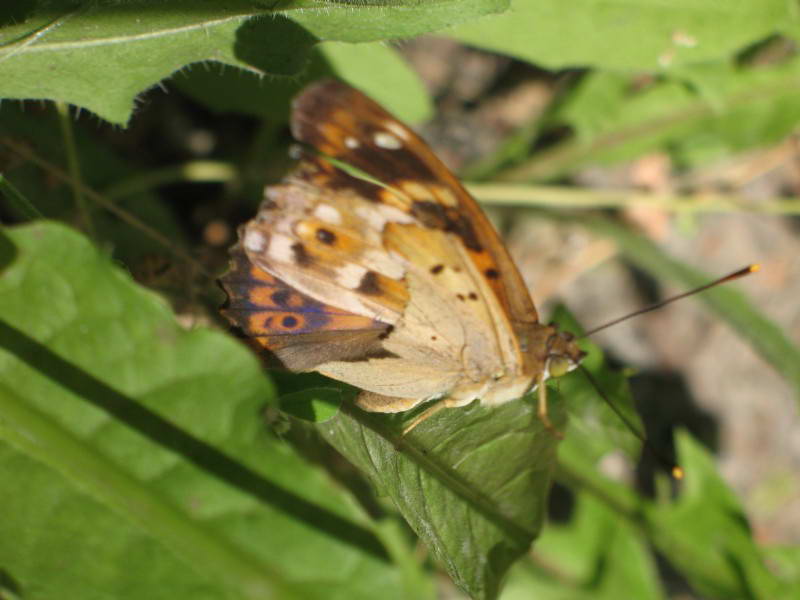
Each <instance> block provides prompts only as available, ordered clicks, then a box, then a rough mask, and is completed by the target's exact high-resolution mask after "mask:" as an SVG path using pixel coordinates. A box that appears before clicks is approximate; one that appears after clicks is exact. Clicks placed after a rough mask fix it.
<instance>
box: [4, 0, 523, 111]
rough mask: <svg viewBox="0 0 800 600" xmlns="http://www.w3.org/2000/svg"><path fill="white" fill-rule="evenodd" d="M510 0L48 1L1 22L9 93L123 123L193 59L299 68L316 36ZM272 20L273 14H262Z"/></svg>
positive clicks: (407, 30)
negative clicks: (148, 93)
mask: <svg viewBox="0 0 800 600" xmlns="http://www.w3.org/2000/svg"><path fill="white" fill-rule="evenodd" d="M507 4H508V0H466V1H462V0H438V1H437V2H432V3H425V4H421V3H419V2H417V1H416V0H386V1H376V2H366V3H362V2H358V3H350V2H334V1H331V2H327V1H323V0H319V1H316V0H297V1H292V0H290V1H288V2H280V3H278V4H277V5H276V3H274V2H273V3H265V4H263V5H262V6H258V4H254V3H253V2H243V1H241V0H236V1H234V2H229V1H228V2H223V1H222V0H203V1H199V2H198V1H197V0H173V1H172V2H169V3H166V2H159V3H155V2H143V1H139V2H128V3H125V4H120V3H114V4H111V3H103V4H100V3H90V4H86V5H85V6H83V7H81V8H77V7H76V6H75V5H74V4H73V3H71V2H59V3H56V4H54V5H49V6H48V8H47V10H42V11H41V12H36V13H30V14H27V15H25V16H27V17H28V18H27V19H26V20H23V21H22V22H15V21H14V20H13V19H11V17H10V16H9V17H8V18H7V19H6V20H3V21H0V23H2V24H4V25H5V26H3V27H2V28H0V36H2V37H0V39H2V40H3V43H2V44H1V45H0V81H2V82H3V97H4V98H16V99H48V100H61V101H63V102H68V103H71V104H75V105H78V106H81V107H83V108H86V109H88V110H90V111H92V112H94V113H96V114H97V115H99V116H100V117H102V118H104V119H106V120H108V121H111V122H112V123H117V124H122V125H124V124H126V123H127V122H128V120H129V119H130V116H131V114H132V110H133V108H134V101H135V98H136V96H137V95H138V94H140V93H141V92H143V91H144V90H146V89H147V88H149V87H151V86H153V85H155V84H157V83H158V82H159V81H161V80H162V79H164V78H166V77H169V76H170V75H171V74H173V73H174V72H176V71H179V70H181V69H183V68H185V67H186V66H187V65H190V64H192V63H197V62H205V61H215V62H219V63H224V64H225V65H230V66H233V67H237V68H240V69H244V70H246V71H249V72H251V73H255V74H257V75H264V74H269V75H295V74H297V73H299V72H300V71H302V69H303V68H304V67H305V65H306V63H307V61H308V52H309V50H310V49H311V47H312V46H313V45H314V44H316V43H317V42H318V41H323V40H332V41H337V40H338V41H348V42H363V41H375V40H383V39H393V38H400V37H408V36H412V35H418V34H420V33H424V32H428V31H433V30H435V29H439V28H442V27H447V26H450V25H453V24H456V23H461V22H464V21H465V20H469V19H473V18H476V17H479V16H482V15H485V14H488V13H492V12H497V11H499V10H503V9H504V8H505V7H506V6H507ZM255 17H267V18H255Z"/></svg>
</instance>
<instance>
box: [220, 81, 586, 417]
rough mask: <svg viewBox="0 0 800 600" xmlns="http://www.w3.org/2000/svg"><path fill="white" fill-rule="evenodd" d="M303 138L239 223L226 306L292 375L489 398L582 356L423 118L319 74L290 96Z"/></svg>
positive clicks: (386, 408)
mask: <svg viewBox="0 0 800 600" xmlns="http://www.w3.org/2000/svg"><path fill="white" fill-rule="evenodd" d="M291 130H292V134H293V136H294V138H295V139H296V140H297V141H298V142H300V143H301V144H303V145H305V148H304V149H300V150H299V151H298V152H297V156H296V158H298V163H297V165H296V167H295V168H294V169H293V170H292V171H291V172H290V173H289V174H288V175H287V176H286V177H285V178H284V180H283V181H281V182H280V183H279V184H277V185H271V186H268V187H267V188H266V189H265V192H264V200H263V203H262V204H261V206H260V209H259V211H258V214H257V215H256V216H255V218H253V219H252V220H250V221H249V222H247V223H246V224H244V225H243V226H242V227H241V228H240V230H239V242H238V243H237V244H236V245H235V246H234V248H233V249H232V250H231V256H232V259H231V268H230V270H229V272H228V273H227V274H225V275H224V276H223V277H222V278H221V281H220V282H221V285H222V287H223V289H224V290H225V292H226V293H227V295H228V300H227V302H226V304H225V306H224V307H223V311H222V312H223V314H224V315H225V316H226V317H227V318H228V319H229V320H230V321H231V322H232V323H233V325H234V326H235V327H237V328H238V329H239V330H240V331H241V333H242V334H243V335H244V336H245V337H246V338H248V339H249V341H250V342H251V344H252V345H254V346H255V347H257V348H259V349H261V350H265V351H268V353H269V354H270V355H271V356H273V357H275V358H277V360H278V361H279V362H280V363H281V364H282V365H283V366H284V367H286V368H288V369H290V370H293V371H312V370H313V371H317V372H319V373H322V374H323V375H326V376H328V377H331V378H333V379H337V380H340V381H343V382H346V383H348V384H351V385H354V386H356V387H358V388H360V389H361V392H360V393H359V395H358V397H357V399H356V404H357V405H358V406H359V407H360V408H362V409H364V410H367V411H372V412H401V411H407V410H410V409H412V408H414V407H416V406H417V405H419V404H421V403H423V402H427V401H431V400H436V401H437V402H436V403H434V404H432V405H431V408H429V409H428V410H426V411H425V412H424V413H423V415H421V416H420V417H418V418H417V419H415V421H414V422H413V424H412V426H410V427H407V428H406V431H408V430H410V429H411V428H412V427H413V426H415V425H416V424H417V423H419V422H420V421H421V420H422V419H424V418H427V417H428V416H430V415H431V414H432V413H433V412H436V411H438V410H439V409H441V408H449V407H460V406H465V405H467V404H470V403H471V402H473V401H475V400H479V401H480V402H481V403H483V404H485V405H489V406H494V405H499V404H502V403H504V402H508V401H511V400H515V399H517V398H520V397H522V396H523V395H525V394H526V393H528V392H530V391H532V390H533V389H535V388H537V387H538V389H539V414H540V416H541V418H542V420H543V421H544V423H545V424H546V425H547V426H548V427H549V428H552V425H550V422H549V419H548V418H547V407H546V395H545V390H546V386H545V385H544V382H545V380H546V379H547V378H548V377H558V376H561V375H564V374H565V373H566V372H568V371H570V370H572V369H573V368H575V367H576V366H577V365H578V364H579V362H580V361H581V359H582V358H583V356H584V353H583V352H582V351H581V350H580V348H578V346H577V344H576V343H575V340H574V337H573V336H572V335H571V334H570V333H567V332H560V331H558V329H557V327H556V326H555V325H552V324H551V325H544V324H542V323H540V322H539V320H538V315H537V313H536V308H535V307H534V304H533V301H532V300H531V297H530V294H529V293H528V290H527V288H526V287H525V284H524V282H523V279H522V277H521V276H520V274H519V272H518V271H517V268H516V266H515V265H514V263H513V261H512V259H511V257H510V256H509V254H508V251H507V250H506V248H505V247H504V245H503V243H502V241H501V240H500V237H499V236H498V234H497V232H496V231H495V230H494V228H493V227H492V225H491V223H490V222H489V220H488V218H487V217H486V215H485V214H484V213H483V211H482V210H481V208H480V207H479V206H478V204H477V202H476V201H475V200H474V199H473V198H472V197H471V196H470V194H469V193H468V192H467V191H466V190H465V189H464V187H463V186H462V185H461V183H460V182H459V181H458V179H457V178H456V177H455V176H454V175H453V174H452V173H451V172H450V171H449V170H448V169H447V167H445V165H444V164H443V163H442V162H441V161H440V160H439V159H438V158H437V157H436V156H435V155H434V153H433V151H432V150H431V149H430V148H429V147H428V145H427V144H426V143H425V142H424V141H423V140H422V139H421V138H420V137H419V136H417V135H416V134H415V133H414V132H413V131H411V129H409V128H408V127H407V126H405V125H404V124H402V123H401V122H400V121H398V120H397V119H396V118H395V117H393V116H392V115H391V114H389V113H388V112H387V111H386V110H385V109H383V108H382V107H381V106H380V105H379V104H377V103H376V102H375V101H373V100H371V99H370V98H368V97H367V96H366V95H364V94H363V93H362V92H360V91H358V90H356V89H354V88H352V87H350V86H349V85H347V84H345V83H342V82H340V81H336V80H323V81H320V82H317V83H314V84H312V85H310V86H309V87H307V88H306V89H305V90H304V91H303V92H301V93H300V94H299V96H297V97H296V98H295V100H294V102H293V104H292V116H291Z"/></svg>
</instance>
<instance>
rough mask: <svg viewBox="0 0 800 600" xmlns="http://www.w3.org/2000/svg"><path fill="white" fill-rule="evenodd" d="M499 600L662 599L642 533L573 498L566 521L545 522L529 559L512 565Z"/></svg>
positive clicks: (583, 496) (585, 497)
mask: <svg viewBox="0 0 800 600" xmlns="http://www.w3.org/2000/svg"><path fill="white" fill-rule="evenodd" d="M501 598H502V600H527V599H529V598H537V600H550V599H552V600H556V599H562V598H571V599H574V600H602V599H607V600H617V599H619V598H636V599H637V600H639V599H641V600H648V599H653V600H656V599H659V598H664V592H663V590H662V589H661V585H660V583H659V579H658V571H657V569H656V566H655V562H654V560H653V556H652V555H651V553H650V549H649V548H648V546H647V545H646V543H645V540H644V538H643V536H642V534H641V532H640V531H638V530H637V529H636V527H634V526H632V525H631V524H629V523H626V522H625V521H624V520H622V519H620V517H619V515H618V514H617V513H616V512H614V511H613V510H612V509H610V508H609V507H608V506H606V505H604V504H603V503H602V502H600V501H598V500H597V499H594V498H593V497H592V496H591V495H590V494H587V493H580V494H577V495H576V496H574V497H573V505H572V510H571V511H570V514H569V517H568V519H567V520H566V521H565V522H560V521H555V522H550V523H548V524H547V525H546V526H545V528H544V530H543V532H542V536H541V538H540V539H539V541H538V542H537V543H536V548H535V550H534V551H533V553H532V557H531V560H529V561H524V562H522V563H521V564H520V565H518V566H517V567H515V568H514V569H513V570H512V571H511V574H510V577H509V582H508V585H507V587H506V588H505V590H504V592H503V594H502V596H501Z"/></svg>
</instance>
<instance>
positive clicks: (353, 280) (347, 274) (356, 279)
mask: <svg viewBox="0 0 800 600" xmlns="http://www.w3.org/2000/svg"><path fill="white" fill-rule="evenodd" d="M366 274H367V269H366V268H365V267H362V266H361V265H357V264H354V263H348V264H346V265H345V266H343V267H342V268H340V269H338V270H337V271H336V281H337V282H339V283H340V284H341V285H342V286H343V287H346V288H348V289H351V290H354V289H356V288H357V287H358V286H359V285H361V280H362V279H363V277H364V275H366Z"/></svg>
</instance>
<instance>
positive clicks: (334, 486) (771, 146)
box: [0, 0, 800, 599]
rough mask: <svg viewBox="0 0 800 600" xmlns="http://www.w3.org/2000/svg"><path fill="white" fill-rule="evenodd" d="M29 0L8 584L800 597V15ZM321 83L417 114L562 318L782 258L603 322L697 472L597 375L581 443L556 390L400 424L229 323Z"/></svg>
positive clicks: (11, 10) (4, 544) (50, 591)
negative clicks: (303, 111) (258, 354)
mask: <svg viewBox="0 0 800 600" xmlns="http://www.w3.org/2000/svg"><path fill="white" fill-rule="evenodd" d="M12 4H13V6H4V7H0V99H2V100H3V102H2V104H0V175H1V176H2V179H0V190H1V191H2V192H3V201H2V203H1V204H0V218H2V221H3V223H4V224H6V225H8V227H6V228H4V233H3V235H2V237H0V318H1V319H2V321H1V322H0V346H1V348H0V440H2V445H0V470H2V482H3V485H2V487H0V503H1V504H2V505H3V507H4V517H3V519H2V520H0V597H1V598H27V599H38V598H53V597H71V598H106V597H115V598H144V597H146V598H161V597H163V598H175V597H188V596H189V595H190V594H191V595H192V596H194V597H202V598H266V597H274V598H293V597H297V598H317V597H318V598H338V597H343V598H344V597H347V598H361V597H364V598H368V597H369V598H372V597H375V596H376V595H378V594H380V595H381V596H382V597H387V598H392V597H397V598H414V599H417V598H433V597H447V598H459V597H465V596H464V594H468V595H471V596H472V597H474V598H494V597H498V595H499V597H501V598H503V599H516V598H530V597H536V598H620V597H635V598H643V599H644V598H682V599H683V598H726V599H727V598H769V599H774V598H795V597H798V596H800V550H799V549H800V476H798V473H800V417H798V400H800V352H798V349H797V345H798V340H800V308H798V303H797V301H796V298H797V297H798V296H799V295H800V285H799V284H798V283H797V282H798V281H800V260H798V259H797V257H798V256H800V240H798V236H797V227H798V221H797V214H798V212H800V202H798V192H799V191H800V159H799V158H798V156H799V155H798V138H797V134H798V123H799V122H800V55H799V54H798V46H797V43H798V39H799V38H800V15H798V13H797V7H796V6H795V5H794V4H792V3H787V2H785V1H783V0H761V1H760V2H746V1H736V2H728V3H725V4H724V5H721V4H720V3H719V2H717V1H716V0H676V1H673V2H670V3H666V4H665V3H663V2H657V1H655V0H642V1H640V2H637V3H619V2H614V1H609V0H586V1H584V2H581V3H578V4H577V5H576V4H574V3H572V4H568V3H564V2H556V1H554V0H511V1H509V0H436V1H431V2H421V1H419V0H357V1H356V0H353V1H348V0H278V1H262V2H222V1H219V0H205V1H202V2H197V1H192V2H189V1H169V2H145V1H135V0H132V1H127V2H110V1H109V2H81V1H77V0H49V1H47V0H39V1H37V0H26V1H24V2H15V3H12ZM326 76H334V77H339V78H341V79H344V80H346V81H348V82H350V83H351V84H352V85H354V86H356V87H359V88H360V89H362V90H364V91H365V92H367V93H368V94H370V95H371V96H373V97H374V98H375V99H376V100H378V101H379V102H381V103H382V104H384V105H385V106H386V107H387V108H388V109H389V110H391V111H392V112H394V113H395V114H397V116H398V117H400V118H401V119H403V120H405V121H407V122H409V123H412V124H414V125H416V126H418V127H419V129H420V131H421V132H422V133H423V135H424V136H425V138H426V139H427V140H428V141H429V142H430V143H431V144H432V146H433V147H434V149H435V150H436V151H437V153H438V154H439V155H440V156H441V157H442V158H443V159H444V160H445V162H447V163H448V164H449V165H450V166H451V167H452V168H453V169H454V170H455V171H456V172H457V173H459V174H460V175H461V176H462V177H463V178H464V180H465V182H466V183H467V184H468V186H469V187H470V188H471V189H472V191H473V192H474V194H475V195H476V197H477V198H478V199H479V200H480V201H481V202H483V203H484V205H485V206H486V207H487V211H488V212H489V213H490V217H491V218H492V219H493V220H494V222H495V224H496V225H497V226H498V228H499V229H500V231H501V232H502V233H503V235H504V237H505V239H506V241H507V244H508V247H509V249H510V251H511V252H512V254H513V255H514V257H515V259H516V260H517V264H518V265H519V267H520V270H521V271H522V273H523V276H524V277H525V279H526V281H527V282H528V283H529V285H530V288H531V290H532V295H533V298H534V300H535V301H536V303H537V306H538V307H540V309H541V312H542V313H543V315H544V316H545V318H548V319H549V318H550V316H551V315H553V318H555V319H557V320H558V321H559V322H561V323H563V324H564V326H565V327H567V328H568V329H570V330H573V331H577V330H579V328H580V325H578V323H579V322H580V323H581V324H583V325H584V326H585V327H587V328H589V327H591V326H593V325H596V324H598V323H602V322H604V321H608V320H610V319H611V318H613V317H616V316H619V315H620V314H624V313H626V312H629V311H631V310H634V309H636V308H639V307H641V306H642V305H643V304H645V303H646V302H648V301H653V300H656V299H658V298H661V297H663V296H665V295H667V294H668V293H672V292H675V291H677V290H680V289H682V288H686V287H690V286H692V285H699V284H701V283H703V282H705V281H708V280H709V279H710V278H711V277H712V276H716V275H721V274H724V273H726V272H728V271H731V270H734V269H736V268H739V267H741V266H743V265H745V264H747V263H749V262H752V261H759V262H761V263H762V267H763V268H762V271H761V273H760V274H758V275H757V276H753V277H751V278H749V279H748V280H744V281H742V282H740V283H736V284H733V285H731V286H730V288H726V289H716V290H713V291H712V292H710V293H708V294H706V295H703V296H702V297H699V298H698V299H696V300H689V301H685V302H683V303H679V304H678V305H674V306H670V307H669V308H667V309H664V310H662V311H659V312H657V313H654V314H652V315H647V316H644V317H641V318H639V319H636V320H634V321H631V322H628V323H625V324H622V325H620V326H618V327H615V328H612V329H610V330H608V331H605V332H603V333H602V334H599V335H598V336H596V337H595V338H593V339H594V341H595V342H596V343H597V344H598V345H599V346H601V347H602V348H603V349H604V354H605V357H603V356H602V355H601V353H600V350H599V348H598V347H596V346H592V347H591V350H592V352H591V354H590V357H589V358H588V359H587V365H588V368H589V369H590V370H591V372H592V373H593V374H594V375H595V377H596V379H598V381H599V382H600V384H601V387H602V388H603V389H604V390H606V391H607V392H608V393H609V394H610V395H611V396H612V397H613V399H614V401H615V402H619V403H620V406H621V408H622V409H623V410H624V411H627V412H628V414H630V415H631V416H633V415H635V413H634V407H635V409H638V413H639V416H640V418H641V423H642V426H643V427H644V428H645V430H646V431H647V436H648V439H649V440H650V441H651V443H652V445H653V446H654V447H655V449H656V452H657V453H659V454H662V455H665V456H670V457H671V456H676V457H677V459H678V461H679V462H680V463H681V464H682V465H683V467H684V468H685V470H686V471H687V478H686V481H685V482H683V483H681V484H675V483H674V482H671V481H670V480H669V479H668V478H667V476H666V475H665V474H664V473H663V472H662V470H661V469H660V465H659V464H658V463H657V461H656V460H654V456H653V455H652V453H647V452H645V453H642V452H641V449H640V445H639V444H638V442H637V441H636V440H635V438H633V437H632V436H631V434H630V433H629V432H627V431H626V430H625V429H624V428H623V427H622V425H621V424H620V423H619V421H618V420H616V418H615V417H613V415H612V414H610V411H609V410H608V408H607V407H605V406H604V405H603V403H602V401H601V400H599V398H598V396H597V392H596V391H594V390H593V389H592V388H591V387H589V386H588V385H587V384H586V382H585V381H583V380H581V379H580V377H579V376H578V375H573V376H571V377H570V378H567V379H566V380H565V381H563V382H562V383H561V385H560V386H559V387H558V388H553V390H552V394H551V395H552V396H553V400H554V408H553V410H554V415H555V417H556V418H559V419H562V421H561V422H562V423H565V421H563V419H565V418H566V417H565V415H564V413H565V412H566V413H567V414H568V415H569V425H566V424H564V427H565V428H566V440H565V441H564V442H563V443H561V444H559V445H558V452H557V459H556V450H555V443H554V440H552V439H549V438H547V437H542V436H541V433H542V432H541V427H540V424H538V423H537V422H536V421H535V419H534V418H531V411H530V408H531V404H530V403H529V402H528V401H521V402H519V403H511V404H510V405H509V406H508V407H506V408H504V409H503V410H502V411H497V412H496V413H492V412H491V411H484V410H483V409H480V408H477V407H470V409H465V410H464V411H463V412H461V413H457V414H456V413H455V412H454V413H453V414H447V415H442V416H441V419H440V420H438V421H437V423H434V424H431V425H430V427H428V425H429V424H427V423H426V424H425V426H426V427H428V428H427V429H423V427H422V426H421V427H420V432H419V434H418V435H416V436H415V437H412V439H410V440H402V439H399V438H397V437H396V431H397V428H396V425H397V420H396V419H395V420H392V419H391V418H389V419H377V420H371V419H369V418H365V417H364V416H363V415H359V414H358V413H357V412H354V411H353V410H351V409H348V408H347V407H348V405H347V404H346V403H345V404H344V405H343V408H342V410H341V411H340V412H339V413H338V414H337V416H335V417H333V418H332V419H331V418H330V417H331V414H333V412H334V411H332V410H331V408H330V407H331V405H332V404H333V405H334V410H335V406H336V404H338V402H339V401H340V400H341V398H344V399H345V401H346V400H347V398H349V395H350V393H351V391H350V390H344V389H342V388H341V387H333V388H331V384H330V382H325V381H319V378H317V377H315V376H290V375H286V374H280V373H278V374H272V375H267V374H265V373H264V371H263V369H262V368H261V367H260V365H259V364H258V362H257V361H256V360H255V359H254V358H253V357H252V356H251V355H250V354H249V353H248V352H247V351H246V350H245V348H243V347H242V346H241V345H240V344H238V343H237V342H236V341H235V340H233V339H232V337H231V336H230V335H228V334H227V333H225V331H226V327H225V324H224V323H223V322H222V321H221V319H220V318H219V316H218V314H217V307H218V305H219V304H220V302H221V301H222V295H221V293H220V292H219V290H218V289H217V288H216V286H215V284H214V279H215V277H216V276H218V275H219V274H220V273H221V272H223V271H224V270H225V268H226V264H227V248H228V247H229V246H230V245H231V244H232V243H233V242H234V241H235V238H236V228H237V226H238V225H239V224H241V223H242V222H244V221H245V220H247V219H249V218H250V217H251V216H252V215H253V214H254V212H255V210H256V208H257V206H258V203H259V201H260V198H261V190H262V188H263V185H264V184H265V183H269V182H275V181H277V180H279V179H280V178H281V176H282V175H283V174H284V173H285V172H286V170H287V169H288V168H289V167H290V165H291V161H290V160H289V158H288V153H287V149H288V147H289V145H290V144H291V138H290V135H289V132H288V128H287V120H288V115H289V102H290V99H291V97H292V96H293V95H294V94H295V93H296V92H297V91H299V90H300V89H302V87H303V86H304V85H305V84H307V83H308V82H310V81H313V80H315V79H317V78H320V77H326ZM52 221H56V222H60V223H54V222H52ZM65 225H66V226H65ZM559 305H566V306H567V307H568V308H569V313H568V312H567V311H566V310H564V309H563V308H557V307H558V306H559ZM570 313H571V314H570ZM573 315H574V317H573ZM574 318H577V321H575V320H573V319H574ZM626 378H627V379H626ZM629 388H630V390H631V391H632V392H633V395H632V396H631V395H630V391H629ZM303 390H305V391H303ZM635 418H637V419H638V417H635ZM636 422H637V423H638V422H639V421H638V420H637V421H636ZM476 425H480V426H479V427H476ZM518 427H521V429H519V430H518V429H517V428H518ZM512 430H513V432H514V433H519V432H522V433H523V435H521V436H516V437H515V436H510V435H509V436H505V434H504V432H512ZM415 433H416V432H415ZM497 440H501V441H497ZM404 444H405V446H404ZM332 446H333V447H335V448H336V450H334V449H333V447H332ZM343 456H344V457H347V459H346V460H345V459H344V458H343ZM454 457H456V458H454ZM454 463H466V465H465V466H463V468H462V466H459V467H458V468H459V469H461V470H458V471H457V472H456V476H453V473H451V472H449V471H448V470H447V468H444V467H442V465H449V464H454ZM501 464H502V467H501V466H499V465H501ZM490 471H491V473H494V474H495V475H497V474H498V473H501V472H502V473H518V474H519V478H518V479H519V481H522V482H523V483H521V484H520V485H516V484H515V485H514V486H513V487H514V489H513V492H510V495H504V494H505V491H504V492H503V493H500V492H499V490H500V488H501V487H503V486H504V485H505V480H504V481H503V482H498V481H497V480H496V478H492V477H491V476H489V475H490ZM551 475H552V476H553V477H554V479H555V482H556V483H555V486H554V487H553V489H552V490H550V477H551ZM497 477H499V475H497ZM508 477H511V476H510V475H508ZM548 498H549V508H548V512H549V520H548V522H547V524H545V526H544V528H543V529H542V531H541V535H540V537H539V538H538V539H537V541H536V542H535V543H534V545H533V547H532V549H531V550H528V545H529V543H530V541H531V539H533V537H534V536H536V534H537V532H538V530H539V527H540V526H541V518H540V517H541V516H542V513H543V511H545V508H546V507H545V501H546V500H547V499H548ZM504 503H505V504H504ZM465 523H469V524H470V527H465V526H464V524H465ZM409 524H410V526H411V527H409ZM412 528H413V531H412ZM466 529H469V531H466ZM414 531H415V532H416V534H415V533H414ZM417 536H419V538H418V537H417ZM420 539H421V540H422V541H420ZM465 540H467V541H468V543H466V542H465ZM520 557H521V558H520ZM512 565H513V566H512ZM509 568H510V571H509V570H508V569H509ZM440 573H447V574H448V575H449V576H450V577H449V578H448V577H444V576H441V577H440V576H438V574H440ZM453 582H455V584H454V583H453Z"/></svg>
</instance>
